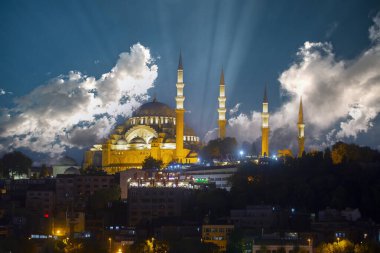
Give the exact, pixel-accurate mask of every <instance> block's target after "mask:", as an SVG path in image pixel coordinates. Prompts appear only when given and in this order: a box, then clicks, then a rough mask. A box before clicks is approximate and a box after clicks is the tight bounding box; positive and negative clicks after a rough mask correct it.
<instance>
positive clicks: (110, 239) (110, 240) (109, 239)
mask: <svg viewBox="0 0 380 253" xmlns="http://www.w3.org/2000/svg"><path fill="white" fill-rule="evenodd" d="M108 241H109V242H110V253H111V252H112V238H111V237H108Z"/></svg>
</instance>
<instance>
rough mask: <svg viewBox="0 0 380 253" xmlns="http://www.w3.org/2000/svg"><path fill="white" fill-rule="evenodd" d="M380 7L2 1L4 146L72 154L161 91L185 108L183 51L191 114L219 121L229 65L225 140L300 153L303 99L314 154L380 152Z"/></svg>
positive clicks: (190, 118) (201, 124)
mask: <svg viewBox="0 0 380 253" xmlns="http://www.w3.org/2000/svg"><path fill="white" fill-rule="evenodd" d="M379 12H380V2H379V1H377V0H374V1H372V0H368V1H363V0H355V1H353V0H344V1H343V0H342V1H327V0H326V1H304V0H291V1H264V0H261V1H253V0H247V1H240V0H238V1H231V0H226V1H224V0H215V1H213V0H207V1H204V0H192V1H179V0H160V1H153V0H149V1H142V0H136V1H126V0H123V1H116V0H113V1H98V0H89V1H78V0H73V1H27V0H25V1H10V0H5V1H1V2H0V38H1V39H0V59H1V60H0V73H1V81H0V152H9V151H11V150H14V149H21V150H23V151H26V152H27V153H28V154H30V155H31V156H32V157H33V158H34V159H35V160H39V159H44V158H46V157H52V158H54V157H57V156H59V155H62V154H68V155H71V156H74V157H75V158H76V159H77V160H78V161H81V159H82V156H83V150H85V149H86V148H88V147H89V146H91V145H93V144H95V143H97V142H99V141H100V140H102V138H104V137H106V136H107V135H108V134H109V132H110V130H111V129H112V127H113V126H114V125H115V124H116V123H122V122H123V120H124V119H125V118H126V117H128V116H129V115H130V114H131V112H132V110H133V109H134V108H136V107H138V106H139V105H140V104H141V103H143V102H144V101H146V100H151V99H152V97H153V96H154V95H156V97H157V99H158V101H160V102H164V103H167V104H169V105H170V106H172V107H173V108H174V106H175V101H174V97H175V94H176V88H175V83H176V69H177V65H178V56H179V52H180V50H181V51H182V56H183V65H184V82H185V84H186V86H185V96H186V100H185V108H186V110H187V111H188V112H187V113H186V122H187V124H189V125H190V126H192V127H193V128H194V129H195V131H196V132H197V134H198V135H199V136H200V137H201V138H202V139H203V140H205V141H207V140H209V139H210V138H214V137H215V136H216V135H215V133H216V132H215V128H216V127H217V105H218V102H217V97H218V85H219V77H220V71H221V69H222V68H224V73H225V82H226V90H227V91H226V92H227V94H226V96H227V107H228V110H230V109H231V111H228V113H227V118H228V119H229V127H228V130H227V134H229V135H230V136H233V137H236V138H237V139H238V141H239V142H242V141H244V140H246V141H249V142H256V143H258V142H259V141H260V123H261V119H260V114H259V113H260V111H261V103H262V99H263V91H264V86H265V85H267V87H268V99H269V110H270V113H271V118H270V127H271V139H270V143H271V144H270V150H271V152H276V150H277V149H284V148H293V149H294V148H295V147H296V131H297V128H296V121H297V119H296V118H297V114H298V104H299V99H300V97H301V96H302V98H303V104H304V114H305V117H304V118H305V124H306V128H305V134H306V144H307V147H308V149H313V148H316V149H323V148H325V147H327V146H329V145H331V144H333V143H334V142H336V141H338V140H343V141H347V142H355V143H358V144H360V145H369V146H371V147H373V148H377V149H379V148H380V143H379V141H378V140H379V136H380V128H379V123H380V119H379V116H378V114H379V112H380V14H379Z"/></svg>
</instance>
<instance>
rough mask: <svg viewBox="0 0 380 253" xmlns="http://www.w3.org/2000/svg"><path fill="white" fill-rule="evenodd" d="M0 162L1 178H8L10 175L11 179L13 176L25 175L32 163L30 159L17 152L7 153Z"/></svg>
mask: <svg viewBox="0 0 380 253" xmlns="http://www.w3.org/2000/svg"><path fill="white" fill-rule="evenodd" d="M1 160H2V174H3V177H9V174H11V177H13V176H14V174H17V175H22V174H27V173H28V171H29V169H30V168H31V167H32V162H33V161H32V159H30V158H29V157H28V156H26V155H24V154H23V153H21V152H19V151H13V152H11V153H7V154H5V155H4V156H3V157H2V158H1Z"/></svg>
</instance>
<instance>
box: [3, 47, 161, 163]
mask: <svg viewBox="0 0 380 253" xmlns="http://www.w3.org/2000/svg"><path fill="white" fill-rule="evenodd" d="M157 71H158V69H157V66H156V65H154V62H153V59H152V57H151V55H150V51H149V49H148V48H146V47H144V46H142V45H141V44H135V45H133V46H132V47H131V48H130V52H125V53H122V54H120V56H119V60H118V61H117V63H116V65H115V67H114V68H113V69H112V70H111V71H110V72H108V73H105V74H103V75H102V76H101V77H100V78H99V79H96V78H94V77H91V76H86V75H83V74H82V73H80V72H77V71H71V72H69V73H68V74H67V75H62V76H59V77H57V78H54V79H52V80H50V81H49V82H48V83H47V84H45V85H41V86H39V87H37V88H35V89H34V90H33V91H32V92H30V93H29V94H27V95H25V96H23V97H20V98H17V99H15V107H13V108H11V109H8V108H0V142H1V144H2V146H1V149H2V150H1V151H9V150H12V149H15V148H20V147H25V148H28V149H30V150H32V151H35V152H41V153H48V154H50V155H52V156H54V155H56V154H60V153H62V152H64V151H65V150H66V149H67V148H70V147H86V146H88V145H91V144H94V143H96V142H97V141H99V140H100V139H101V138H103V137H104V136H105V135H107V134H108V133H109V132H110V130H111V129H112V126H113V125H114V124H115V122H116V119H117V118H118V117H119V116H124V117H125V116H129V115H130V113H131V112H132V110H133V109H134V108H135V107H137V106H139V105H140V103H141V101H143V100H144V99H146V98H147V95H146V94H147V90H148V89H149V88H151V87H153V83H154V81H155V79H156V78H157Z"/></svg>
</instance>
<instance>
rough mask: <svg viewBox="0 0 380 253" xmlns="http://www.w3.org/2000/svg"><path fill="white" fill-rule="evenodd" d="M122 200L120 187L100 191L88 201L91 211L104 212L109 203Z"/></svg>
mask: <svg viewBox="0 0 380 253" xmlns="http://www.w3.org/2000/svg"><path fill="white" fill-rule="evenodd" d="M119 199H120V187H119V186H114V187H111V188H108V189H100V190H98V191H96V192H95V193H94V194H93V195H91V196H90V197H89V199H88V207H89V208H90V210H93V211H96V210H103V209H104V208H105V207H106V206H107V204H108V203H109V202H113V201H116V200H119Z"/></svg>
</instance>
